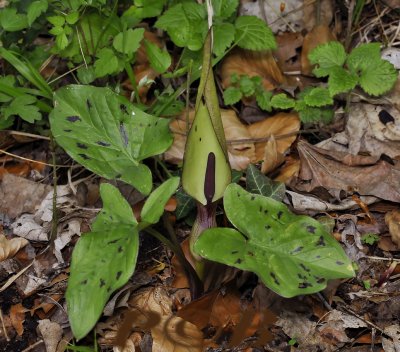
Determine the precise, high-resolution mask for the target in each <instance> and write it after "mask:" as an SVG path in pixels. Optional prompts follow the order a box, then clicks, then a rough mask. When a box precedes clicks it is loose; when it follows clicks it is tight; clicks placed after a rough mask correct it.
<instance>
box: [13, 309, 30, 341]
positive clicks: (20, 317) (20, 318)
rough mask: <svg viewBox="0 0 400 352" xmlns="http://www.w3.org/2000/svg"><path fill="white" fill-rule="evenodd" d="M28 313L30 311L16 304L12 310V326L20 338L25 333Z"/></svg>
mask: <svg viewBox="0 0 400 352" xmlns="http://www.w3.org/2000/svg"><path fill="white" fill-rule="evenodd" d="M27 311H28V309H26V308H24V307H23V306H22V304H21V303H18V304H14V305H12V306H11V308H10V319H11V324H12V326H13V328H14V329H15V331H16V332H17V334H18V336H22V334H23V333H24V321H25V312H27Z"/></svg>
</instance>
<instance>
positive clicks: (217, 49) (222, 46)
mask: <svg viewBox="0 0 400 352" xmlns="http://www.w3.org/2000/svg"><path fill="white" fill-rule="evenodd" d="M213 33H214V46H213V53H214V54H215V55H216V56H221V55H223V54H224V52H225V51H226V49H228V48H229V47H230V46H231V45H232V42H233V40H234V39H235V27H234V25H233V24H231V23H220V24H215V25H214V26H213Z"/></svg>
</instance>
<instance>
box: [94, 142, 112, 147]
mask: <svg viewBox="0 0 400 352" xmlns="http://www.w3.org/2000/svg"><path fill="white" fill-rule="evenodd" d="M96 143H97V144H98V145H101V146H102V147H109V146H110V145H111V144H110V143H107V142H102V141H98V142H96Z"/></svg>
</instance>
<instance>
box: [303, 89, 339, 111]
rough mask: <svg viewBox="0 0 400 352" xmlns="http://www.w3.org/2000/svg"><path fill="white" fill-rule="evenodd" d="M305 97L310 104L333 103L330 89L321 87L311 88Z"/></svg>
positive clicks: (323, 104) (322, 104) (317, 105)
mask: <svg viewBox="0 0 400 352" xmlns="http://www.w3.org/2000/svg"><path fill="white" fill-rule="evenodd" d="M303 99H304V101H305V103H306V104H307V105H308V106H316V107H319V106H325V105H331V104H333V99H332V96H331V95H330V93H329V90H328V89H326V88H321V87H316V88H313V89H310V90H309V91H308V92H307V94H305V95H304V98H303Z"/></svg>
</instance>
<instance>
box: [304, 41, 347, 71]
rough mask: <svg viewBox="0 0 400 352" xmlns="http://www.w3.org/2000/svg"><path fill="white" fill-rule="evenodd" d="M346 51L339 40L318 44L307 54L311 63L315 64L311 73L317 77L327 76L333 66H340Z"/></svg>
mask: <svg viewBox="0 0 400 352" xmlns="http://www.w3.org/2000/svg"><path fill="white" fill-rule="evenodd" d="M346 56H347V55H346V51H345V50H344V46H343V45H342V44H340V43H339V42H329V43H326V44H322V45H318V46H317V47H316V48H315V49H313V50H312V51H311V52H310V54H308V59H309V60H310V63H311V64H313V65H314V64H317V65H318V66H317V67H316V68H314V70H313V73H314V74H315V76H317V77H325V76H328V75H329V74H330V72H331V70H332V69H333V68H336V67H342V66H343V64H344V63H345V61H346Z"/></svg>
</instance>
